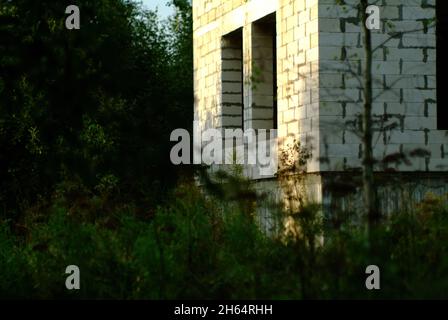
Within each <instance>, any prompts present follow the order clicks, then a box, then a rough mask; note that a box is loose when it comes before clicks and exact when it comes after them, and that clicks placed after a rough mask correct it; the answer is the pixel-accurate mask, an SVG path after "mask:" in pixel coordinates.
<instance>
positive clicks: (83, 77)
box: [0, 0, 448, 299]
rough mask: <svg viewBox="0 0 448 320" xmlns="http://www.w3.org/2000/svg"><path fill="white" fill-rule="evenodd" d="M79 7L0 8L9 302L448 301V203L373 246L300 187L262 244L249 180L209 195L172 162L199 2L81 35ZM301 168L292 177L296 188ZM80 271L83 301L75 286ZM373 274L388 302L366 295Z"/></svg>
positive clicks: (385, 227)
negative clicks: (71, 27)
mask: <svg viewBox="0 0 448 320" xmlns="http://www.w3.org/2000/svg"><path fill="white" fill-rule="evenodd" d="M67 4H69V3H66V2H65V1H50V0H42V1H39V2H36V1H31V0H16V1H7V0H0V71H1V72H0V150H1V151H0V298H42V299H44V298H56V299H66V298H68V299H72V298H73V299H79V298H111V299H118V298H123V299H176V298H183V299H192V298H193V299H195V298H197V299H243V298H244V299H301V298H306V299H313V298H320V299H329V298H446V289H447V288H448V272H447V271H448V258H447V257H448V255H447V253H448V252H447V251H448V241H447V240H448V212H447V211H448V199H447V197H436V196H428V198H427V199H426V200H425V201H424V202H423V203H421V204H420V205H419V206H418V207H416V208H415V209H414V210H412V211H406V212H398V213H397V214H395V215H392V218H390V220H385V221H384V223H381V225H378V226H376V227H375V229H374V230H373V231H372V230H371V231H372V232H371V233H370V234H369V235H367V234H366V231H365V229H364V228H363V226H361V225H357V224H354V223H352V221H353V220H352V219H351V217H350V214H348V213H341V214H338V215H337V216H332V217H325V216H322V214H321V210H320V209H321V208H320V207H319V206H318V205H309V204H306V203H305V202H301V201H298V200H300V196H301V194H302V192H303V190H301V189H300V188H299V189H296V190H294V191H293V192H291V193H290V194H288V195H287V200H288V201H290V202H294V203H297V204H298V205H297V206H295V205H289V206H288V207H286V208H285V207H284V206H281V205H277V206H275V208H274V209H275V210H272V212H275V213H276V214H275V217H274V218H275V219H274V222H275V226H277V229H276V230H275V231H276V232H273V233H270V234H267V233H265V232H263V231H262V229H263V228H261V226H260V221H259V219H258V216H257V214H256V204H257V203H259V202H260V201H262V200H263V199H260V196H259V195H257V194H256V193H255V192H254V191H253V190H252V188H251V182H250V181H247V180H245V179H244V178H242V177H241V175H240V173H241V172H238V170H236V172H235V173H236V174H234V175H229V174H225V173H223V172H220V173H218V175H217V176H216V177H213V179H211V178H210V177H208V176H207V175H204V176H203V178H204V180H203V188H205V189H207V191H208V196H207V197H206V196H204V194H203V193H202V190H199V188H198V187H197V185H195V184H193V183H192V182H191V181H192V180H193V179H192V176H191V173H190V172H189V171H188V169H185V168H184V169H183V171H182V172H179V171H177V170H175V168H174V167H172V166H171V165H170V162H169V158H168V157H169V148H170V144H169V143H168V142H169V134H170V132H171V130H173V129H174V128H189V127H190V126H191V123H192V114H193V113H192V102H193V97H192V92H193V90H192V80H191V79H192V70H193V68H192V48H191V46H192V39H191V23H192V21H191V6H190V5H189V2H188V1H186V0H185V1H184V0H174V1H173V4H174V5H175V6H176V8H177V13H176V16H175V17H174V18H173V19H171V20H170V21H168V22H164V23H162V22H161V21H159V20H158V19H157V17H156V15H155V14H154V13H151V12H144V11H142V10H141V9H139V7H138V6H136V5H135V4H134V3H133V2H129V1H124V0H96V1H87V0H85V1H81V0H80V1H77V4H78V5H79V6H80V8H81V12H82V17H83V18H82V23H81V30H79V31H77V32H68V31H67V30H66V29H65V28H64V18H65V15H64V12H65V7H66V5H67ZM293 151H294V152H295V153H297V156H298V158H299V160H300V159H303V160H306V159H307V157H308V156H309V155H308V152H307V151H306V150H302V149H300V146H299V145H296V146H294V149H293ZM288 159H289V158H287V159H284V160H288ZM296 160H297V159H296V158H293V159H292V163H291V168H293V172H291V170H289V169H291V168H289V169H288V168H283V170H282V171H280V173H282V174H284V175H293V174H297V173H299V176H298V179H299V180H298V181H300V173H302V171H303V166H304V162H303V161H301V160H300V161H298V162H297V163H296V162H295V161H296ZM181 173H182V174H183V175H185V176H186V178H185V181H187V182H184V183H179V181H183V180H180V177H181ZM216 180H219V182H220V183H219V184H216V183H214V181H216ZM280 181H282V180H280ZM176 186H177V187H176ZM293 186H295V187H299V186H298V184H294V185H293ZM173 190H174V191H173ZM297 197H299V198H297ZM285 221H288V222H289V224H288V225H286V224H285V223H284V222H285ZM291 223H292V225H293V226H294V228H293V230H299V231H300V232H291V229H289V228H287V227H290V226H291ZM72 264H75V265H77V266H78V267H79V268H80V270H81V289H80V290H73V291H70V290H67V289H66V287H65V279H66V277H67V275H66V274H65V268H66V266H68V265H72ZM372 264H375V265H378V266H379V267H380V269H381V290H380V291H368V290H366V288H365V279H366V274H365V269H366V266H368V265H372Z"/></svg>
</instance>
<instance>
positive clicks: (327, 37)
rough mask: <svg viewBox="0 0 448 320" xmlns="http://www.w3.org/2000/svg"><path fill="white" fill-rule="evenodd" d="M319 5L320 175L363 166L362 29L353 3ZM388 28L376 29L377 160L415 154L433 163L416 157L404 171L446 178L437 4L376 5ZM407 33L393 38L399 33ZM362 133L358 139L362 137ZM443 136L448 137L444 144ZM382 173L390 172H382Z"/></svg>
mask: <svg viewBox="0 0 448 320" xmlns="http://www.w3.org/2000/svg"><path fill="white" fill-rule="evenodd" d="M356 2H358V1H355V0H349V1H346V3H347V5H345V6H336V5H334V0H319V39H320V45H319V80H320V81H319V87H320V91H319V96H320V114H319V119H320V141H319V143H320V150H321V153H320V156H321V157H323V158H328V160H329V161H328V163H322V164H321V168H320V170H321V171H341V170H346V169H350V168H360V167H361V151H362V145H361V139H360V137H359V130H354V129H355V128H357V127H358V128H359V127H360V118H359V115H360V114H361V112H362V100H361V99H362V83H360V81H362V74H361V71H362V68H363V67H364V65H363V60H364V53H363V48H362V34H361V22H360V19H359V18H358V10H357V9H356V8H353V6H352V5H353V3H356ZM377 5H378V6H379V8H380V14H381V20H382V21H381V29H380V30H372V44H373V47H374V48H375V51H374V54H373V59H374V61H373V73H374V83H373V87H374V90H373V95H374V97H375V99H374V105H373V113H374V119H375V120H376V121H378V122H377V125H376V127H377V129H381V128H390V129H386V130H384V129H382V130H378V131H377V132H376V133H375V136H374V142H375V145H374V155H375V157H376V158H377V159H378V160H381V159H384V158H385V157H386V156H388V155H391V154H394V153H397V152H403V153H405V154H408V155H409V154H412V151H415V150H416V149H424V150H426V151H428V152H429V153H430V156H428V157H415V158H412V157H410V158H409V160H410V161H411V165H406V164H401V165H391V167H392V168H393V169H396V170H399V171H446V170H447V167H446V165H448V159H447V158H446V154H445V152H444V150H446V143H447V140H448V139H447V137H446V132H445V131H438V130H437V105H436V29H435V24H434V23H431V20H432V19H434V18H435V15H436V12H435V1H434V0H428V1H427V0H412V1H409V0H384V1H380V2H378V3H377ZM397 32H402V33H401V34H397V36H393V35H394V33H397ZM357 133H358V134H357ZM443 137H444V138H443ZM377 169H378V170H382V169H383V168H377Z"/></svg>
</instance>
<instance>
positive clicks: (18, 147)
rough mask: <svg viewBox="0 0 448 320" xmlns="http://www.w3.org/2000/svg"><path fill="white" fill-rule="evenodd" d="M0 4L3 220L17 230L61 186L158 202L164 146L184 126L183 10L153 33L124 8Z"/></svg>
mask: <svg viewBox="0 0 448 320" xmlns="http://www.w3.org/2000/svg"><path fill="white" fill-rule="evenodd" d="M69 4H71V2H70V1H54V0H48V1H47V0H43V1H38V2H36V1H33V0H14V1H9V0H0V216H1V217H8V218H12V219H13V220H14V221H18V220H20V218H21V217H20V216H21V214H23V212H24V210H25V209H26V208H28V207H29V206H31V205H34V204H35V203H36V202H38V201H41V200H46V199H48V198H49V196H50V195H51V194H52V193H53V192H54V191H55V189H56V187H57V186H58V185H60V184H64V183H65V184H67V183H68V184H70V183H72V182H73V181H76V182H79V181H81V182H82V184H83V185H84V186H86V188H87V190H88V191H89V192H94V193H95V192H98V190H99V189H102V188H112V189H114V190H115V191H116V194H114V199H116V200H123V201H127V202H129V201H133V202H137V203H139V204H141V205H143V204H149V203H154V201H155V200H156V202H158V201H159V200H160V198H161V197H163V195H164V194H165V193H166V190H167V189H169V187H170V186H172V185H173V183H174V182H175V179H176V171H175V170H174V168H172V167H171V165H170V161H169V150H170V142H169V135H170V133H171V131H172V130H173V129H174V128H178V127H180V128H186V129H188V128H190V126H191V123H192V103H193V98H192V95H193V94H192V92H193V90H192V80H191V79H192V50H191V43H192V41H191V8H190V5H189V3H188V1H182V0H178V1H174V5H176V6H177V14H176V15H175V17H173V18H172V19H171V20H170V21H165V22H161V21H160V20H159V19H158V18H157V15H156V14H155V13H154V12H145V11H144V10H143V9H141V6H139V5H138V4H135V3H134V2H131V1H124V0H96V1H89V0H80V1H76V4H77V5H78V6H79V8H80V11H81V29H80V30H67V29H66V27H65V19H66V18H67V17H68V15H67V14H65V8H66V6H68V5H69Z"/></svg>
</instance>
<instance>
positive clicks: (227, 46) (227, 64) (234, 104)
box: [221, 28, 244, 129]
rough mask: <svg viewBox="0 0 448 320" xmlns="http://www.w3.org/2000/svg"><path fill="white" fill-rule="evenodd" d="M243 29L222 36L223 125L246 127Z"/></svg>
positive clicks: (225, 126) (227, 126)
mask: <svg viewBox="0 0 448 320" xmlns="http://www.w3.org/2000/svg"><path fill="white" fill-rule="evenodd" d="M243 67H244V66H243V30H242V29H241V28H240V29H238V30H236V31H233V32H232V33H229V34H227V35H225V36H223V37H222V42H221V85H222V103H221V106H222V111H221V112H222V114H221V115H222V127H223V128H242V129H243V128H244V94H243V93H244V81H243Z"/></svg>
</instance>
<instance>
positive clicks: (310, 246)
mask: <svg viewBox="0 0 448 320" xmlns="http://www.w3.org/2000/svg"><path fill="white" fill-rule="evenodd" d="M101 199H102V198H100V199H98V198H96V197H94V196H92V197H91V198H88V199H87V200H85V199H84V200H83V205H82V206H81V205H77V204H71V206H68V203H69V202H67V201H65V200H64V199H59V200H55V201H54V204H53V205H52V206H47V207H46V208H45V206H43V207H41V208H39V210H40V211H41V212H40V214H36V213H35V212H30V213H29V215H28V216H27V219H25V224H24V225H22V226H18V225H17V224H14V223H11V222H10V221H3V222H2V223H1V226H0V270H1V271H2V272H1V273H0V297H2V298H40V299H47V298H55V299H80V298H90V299H97V298H106V299H302V298H305V299H342V298H350V299H383V298H393V299H395V298H446V293H445V292H446V291H447V290H446V289H447V288H448V272H447V271H448V269H447V268H448V259H447V257H448V255H447V253H448V241H447V240H448V218H447V217H448V210H447V208H448V206H447V199H446V198H441V197H435V196H433V197H428V198H427V199H426V200H425V201H424V202H423V203H422V204H421V205H420V206H419V207H417V208H416V209H415V211H414V212H404V213H399V214H396V215H394V216H393V218H392V219H391V220H390V221H387V222H385V223H384V224H382V225H381V226H380V227H378V229H377V230H375V232H374V234H373V235H370V236H369V237H367V235H366V234H365V232H364V229H363V228H362V227H357V226H353V225H351V224H349V223H348V222H346V223H342V224H338V228H336V227H334V226H331V224H330V223H328V221H326V220H325V219H322V217H321V216H320V210H319V209H320V208H319V206H308V207H304V208H302V209H301V211H300V212H298V213H296V214H295V215H294V217H293V219H294V220H295V222H296V223H297V225H298V226H299V230H300V232H299V233H297V234H286V233H285V230H280V231H279V233H278V234H275V235H266V234H265V233H264V232H262V231H261V230H260V228H259V226H258V225H257V222H256V219H255V218H254V215H253V214H251V213H250V212H249V211H246V210H243V211H241V210H240V209H241V206H240V205H239V204H237V203H235V205H233V206H232V205H229V204H230V203H231V202H229V201H227V203H226V204H227V205H226V206H223V205H222V204H220V202H219V201H220V200H218V199H217V198H215V197H213V196H209V197H204V196H203V195H202V193H201V192H200V191H199V190H198V189H197V188H196V187H195V186H192V185H184V186H181V187H179V188H178V189H177V190H176V192H175V193H174V194H173V195H172V201H171V202H170V204H169V205H167V206H164V207H159V208H157V210H155V212H153V213H151V214H150V215H146V216H142V215H141V214H138V213H136V210H135V209H134V208H132V207H119V206H117V207H115V208H108V210H110V212H109V213H108V214H104V212H103V210H104V204H102V202H101V201H107V200H101ZM235 201H236V200H235ZM74 208H75V209H74ZM223 208H224V209H223ZM36 210H37V209H36ZM39 210H38V211H39ZM87 212H88V214H87ZM283 217H284V216H283ZM280 218H282V217H280ZM372 239H373V240H372ZM372 241H373V242H374V243H372ZM72 264H74V265H77V266H79V268H80V270H81V289H80V290H73V291H70V290H67V289H66V288H65V279H66V277H67V275H66V274H65V268H66V266H68V265H72ZM372 264H373V265H378V266H379V267H380V270H381V290H379V291H368V290H366V288H365V279H366V277H367V275H366V274H365V269H366V267H367V266H368V265H372Z"/></svg>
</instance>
